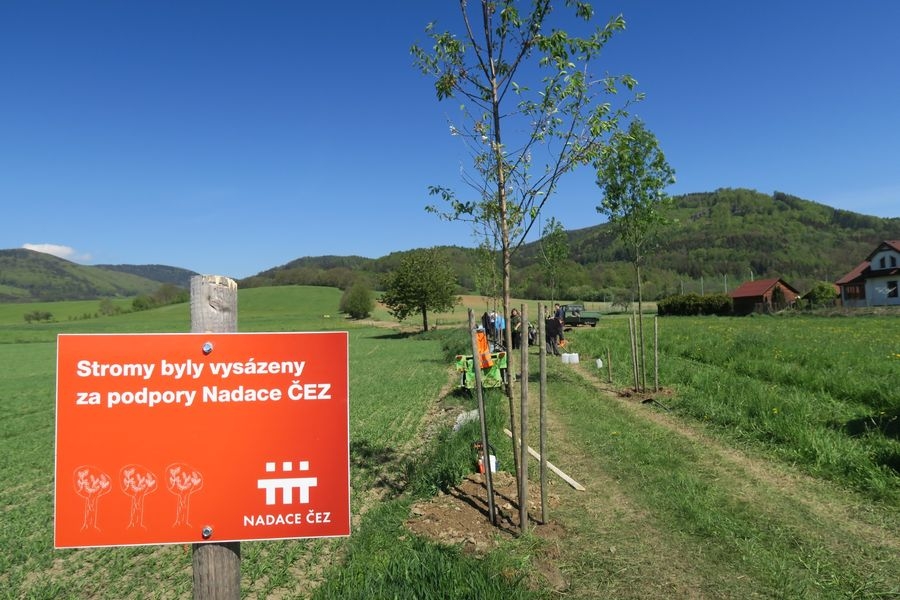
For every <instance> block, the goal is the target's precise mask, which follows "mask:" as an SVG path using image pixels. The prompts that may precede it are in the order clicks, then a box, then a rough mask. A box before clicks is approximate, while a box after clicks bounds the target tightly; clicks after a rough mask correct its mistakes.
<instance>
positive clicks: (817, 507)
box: [408, 365, 900, 598]
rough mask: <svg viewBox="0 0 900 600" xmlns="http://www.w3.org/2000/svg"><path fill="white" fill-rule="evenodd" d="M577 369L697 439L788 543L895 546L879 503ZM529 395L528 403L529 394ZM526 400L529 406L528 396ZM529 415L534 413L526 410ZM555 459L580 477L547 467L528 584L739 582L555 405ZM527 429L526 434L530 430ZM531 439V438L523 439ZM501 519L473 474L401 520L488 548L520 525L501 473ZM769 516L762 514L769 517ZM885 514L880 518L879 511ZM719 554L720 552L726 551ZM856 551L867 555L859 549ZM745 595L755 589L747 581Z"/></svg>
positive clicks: (697, 593)
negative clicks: (543, 516)
mask: <svg viewBox="0 0 900 600" xmlns="http://www.w3.org/2000/svg"><path fill="white" fill-rule="evenodd" d="M574 371H575V373H577V374H578V375H579V376H580V377H582V378H583V379H584V380H585V381H587V382H590V383H591V385H593V386H594V387H595V388H596V389H597V391H598V392H599V394H598V401H599V402H611V403H615V404H616V406H617V407H619V408H621V409H623V410H625V411H626V412H627V413H628V414H629V415H630V416H631V418H632V419H633V420H634V421H636V422H638V423H645V424H646V425H647V426H648V427H657V428H661V429H663V430H665V431H666V432H667V433H668V434H669V435H672V436H676V437H677V438H681V439H683V440H684V441H685V442H686V443H687V444H689V445H690V446H692V447H696V448H697V449H698V452H697V455H698V456H699V457H700V458H699V459H698V464H697V468H698V469H702V471H703V473H705V474H706V476H707V477H708V478H709V479H710V480H711V481H714V482H715V485H716V486H717V488H718V489H722V490H726V493H727V494H728V495H729V496H730V497H732V498H733V499H734V501H735V502H736V503H738V504H746V505H748V506H753V507H754V510H756V511H760V512H762V513H763V518H765V519H767V520H768V519H770V520H771V522H774V523H782V524H784V526H786V527H789V528H790V529H791V531H795V532H796V536H797V539H798V543H800V544H804V545H806V546H807V547H810V548H815V549H817V551H819V550H821V551H822V552H823V553H824V555H825V556H845V555H854V554H873V555H875V556H878V555H879V554H885V553H886V554H887V555H893V556H895V557H896V556H897V555H898V554H900V536H898V535H897V533H896V531H897V529H896V528H895V527H892V526H891V523H892V524H893V525H900V517H898V518H897V519H894V520H892V521H891V523H889V524H888V526H885V524H884V522H883V520H884V518H885V515H884V513H883V512H882V513H880V514H873V512H872V511H871V510H870V507H869V506H867V503H866V502H865V501H863V500H862V499H860V498H859V497H857V496H854V495H853V494H852V493H850V492H846V491H842V490H840V489H838V488H837V486H833V485H830V484H828V483H827V482H822V481H819V480H816V479H814V478H812V477H809V476H806V475H804V474H802V473H799V472H797V471H796V470H793V469H791V468H789V467H787V466H784V465H781V464H778V463H775V462H774V461H770V460H766V459H765V458H761V457H756V456H752V455H750V454H747V453H745V452H742V451H740V450H737V449H735V448H732V447H729V446H727V445H725V444H724V443H723V442H721V441H719V440H718V439H716V438H714V437H713V436H711V435H710V434H708V433H707V432H705V431H703V429H702V427H693V426H691V425H689V424H688V423H685V422H684V421H681V420H679V419H677V418H676V417H675V416H674V415H670V414H668V413H666V412H664V411H663V410H662V409H660V408H656V407H654V406H653V405H650V404H643V403H641V402H640V400H639V399H636V398H629V397H626V396H621V395H618V394H616V393H615V392H614V391H613V390H611V389H609V388H608V387H607V386H606V385H604V384H603V383H601V382H599V381H598V380H597V377H596V373H595V372H594V371H592V370H591V369H589V368H587V367H586V366H585V365H575V367H574ZM535 404H536V403H535ZM533 408H534V409H535V410H536V406H534V405H533ZM531 419H532V423H536V416H535V417H531ZM548 427H549V429H550V431H551V432H552V449H553V451H552V456H553V457H555V458H552V459H551V460H553V462H554V463H555V464H556V465H557V466H559V467H560V468H562V469H563V470H564V471H565V472H566V473H568V474H569V475H570V476H572V477H573V478H574V479H576V480H578V481H579V482H580V483H581V484H582V485H584V486H585V487H586V491H584V492H579V491H576V490H574V489H573V488H571V487H570V486H569V485H567V484H566V483H564V482H563V481H562V480H561V479H560V478H558V477H557V476H556V475H553V474H551V475H550V476H549V477H550V479H549V481H548V488H549V490H550V491H549V498H550V503H549V517H550V518H549V521H548V525H539V524H537V523H535V524H534V526H533V530H532V531H533V532H534V534H535V535H536V536H537V537H538V538H541V539H542V540H543V542H542V543H541V544H540V545H539V547H538V548H536V549H535V551H534V553H533V557H532V564H533V566H534V583H535V584H536V585H537V584H539V585H542V586H547V587H549V588H551V589H555V590H557V591H559V592H563V591H564V592H565V593H566V594H567V595H569V596H571V597H577V598H610V597H615V598H649V597H672V598H721V597H723V590H729V589H730V590H734V589H736V587H737V588H738V589H740V582H739V581H738V582H735V581H734V579H735V577H737V578H740V577H741V575H740V574H737V575H735V573H734V572H733V571H729V570H727V569H725V570H722V569H717V564H716V560H719V559H713V562H712V563H709V562H708V561H710V560H711V559H710V557H709V553H708V552H706V551H705V549H703V548H698V547H697V546H696V544H697V540H696V538H694V539H691V538H690V536H687V535H686V534H684V533H680V532H678V531H672V530H671V528H670V527H666V526H665V524H664V523H663V522H662V521H660V519H658V518H657V516H656V515H654V514H653V510H652V508H648V507H647V506H646V504H644V503H643V502H640V501H638V502H635V500H636V498H633V497H632V494H633V493H634V492H633V490H626V489H625V488H623V487H622V485H621V484H620V482H618V481H617V480H616V479H615V478H614V477H612V476H610V475H609V474H608V473H606V472H605V471H604V470H603V468H602V467H601V466H600V464H599V463H598V461H597V460H596V457H594V456H592V455H591V453H590V451H589V450H586V449H585V448H584V447H582V445H581V444H580V442H579V441H578V440H576V439H574V437H573V436H572V435H570V433H569V432H568V431H567V428H566V425H565V423H564V421H563V419H562V418H561V415H559V414H556V412H555V411H552V410H551V411H550V414H549V415H548ZM533 439H536V436H534V437H533ZM532 445H536V444H535V443H533V444H532ZM531 469H532V471H531V476H530V480H531V481H530V484H529V492H530V494H529V501H528V503H529V515H530V517H531V518H532V519H537V518H539V516H540V490H539V488H538V485H537V483H536V481H535V479H536V468H535V466H534V464H532V465H531ZM499 481H500V484H499V486H498V487H499V490H500V492H501V494H503V500H501V501H500V502H498V506H502V509H501V510H502V513H503V518H504V520H503V521H502V522H501V524H500V526H499V527H493V526H491V525H490V524H489V523H488V522H487V518H486V516H487V502H486V496H487V494H486V489H485V486H484V484H483V481H482V478H481V476H480V475H477V474H476V475H473V476H471V477H469V478H467V479H466V480H465V481H463V482H462V483H461V484H460V485H459V486H457V488H456V489H454V490H452V492H451V493H450V494H446V495H442V496H439V497H437V498H434V499H432V500H431V501H429V502H424V503H420V504H418V505H416V506H415V507H414V509H413V516H412V518H411V519H410V520H409V522H408V526H409V527H410V528H411V529H413V530H414V531H416V532H417V533H420V534H422V535H429V536H431V537H434V538H435V539H438V540H440V541H442V542H447V543H461V544H462V545H463V547H464V548H465V549H468V550H470V551H475V552H478V551H486V550H490V549H491V548H493V547H494V546H495V545H496V544H497V543H501V542H503V541H504V540H511V539H513V538H514V537H515V536H516V535H517V533H518V519H517V517H518V515H517V512H518V507H517V504H516V498H517V494H516V490H515V479H514V478H513V477H512V476H509V475H507V476H506V477H505V478H503V477H501V478H499ZM767 515H768V516H767ZM889 520H890V519H889ZM724 560H727V558H726V559H724ZM860 560H861V561H864V560H865V559H860ZM748 584H749V591H748V592H747V595H746V597H765V595H764V592H763V593H758V592H756V591H755V590H753V584H752V583H749V580H748Z"/></svg>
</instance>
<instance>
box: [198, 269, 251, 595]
mask: <svg viewBox="0 0 900 600" xmlns="http://www.w3.org/2000/svg"><path fill="white" fill-rule="evenodd" d="M237 299H238V294H237V282H236V281H234V280H233V279H229V278H228V277H220V276H216V275H207V276H197V277H191V333H234V332H236V331H237V314H238V313H237V308H238V306H237ZM222 501H226V499H225V498H222ZM191 565H192V568H193V590H194V599H195V600H240V598H241V543H240V542H206V543H202V544H193V545H192V552H191Z"/></svg>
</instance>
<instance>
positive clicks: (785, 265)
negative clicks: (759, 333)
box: [239, 188, 900, 300]
mask: <svg viewBox="0 0 900 600" xmlns="http://www.w3.org/2000/svg"><path fill="white" fill-rule="evenodd" d="M673 204H674V207H673V210H672V211H671V213H670V214H669V217H670V218H671V219H672V220H673V224H672V226H671V227H669V228H668V229H667V230H666V231H665V233H664V235H663V238H662V240H661V243H660V245H659V248H658V249H657V250H656V251H655V252H653V253H652V254H651V255H650V256H649V258H648V260H647V263H646V264H645V266H644V268H643V269H642V272H643V274H644V275H645V278H646V281H647V284H646V288H645V293H646V297H647V298H656V297H663V296H665V295H671V294H675V293H679V292H681V291H701V292H702V291H703V290H704V284H706V285H705V291H706V292H710V291H723V290H724V289H725V288H726V287H727V286H729V285H730V286H731V287H732V288H733V287H736V285H737V284H739V283H740V282H742V281H744V280H751V279H754V278H760V277H783V278H785V279H786V280H787V281H789V282H791V284H792V285H794V286H795V287H797V288H798V289H800V290H803V291H805V290H808V289H809V288H811V287H812V286H813V285H814V284H815V283H817V282H822V281H826V282H834V281H836V280H837V279H839V278H840V277H841V276H843V275H844V274H846V273H847V272H848V271H850V270H851V269H852V268H853V267H855V266H856V265H857V264H858V263H859V262H860V261H861V260H863V259H864V258H865V257H866V256H867V255H868V254H869V252H871V251H872V249H873V248H875V247H876V246H877V245H878V244H880V243H881V242H882V241H884V240H886V239H898V236H900V218H881V217H874V216H868V215H862V214H859V213H854V212H852V211H847V210H842V209H836V208H832V207H830V206H827V205H824V204H820V203H818V202H813V201H811V200H804V199H802V198H798V197H796V196H792V195H790V194H785V193H782V192H774V193H773V194H771V195H768V194H763V193H760V192H757V191H755V190H748V189H740V188H737V189H732V188H723V189H719V190H716V191H714V192H703V193H693V194H684V195H679V196H674V197H673ZM548 207H549V209H548V210H547V217H548V218H549V217H550V216H555V217H557V218H558V219H560V220H562V219H561V217H562V215H555V214H554V213H553V205H552V204H550V205H548ZM599 219H600V217H599V215H598V220H599ZM566 235H567V240H568V245H569V259H568V260H566V261H564V264H562V265H560V268H559V269H558V270H557V271H558V273H557V277H558V282H557V283H558V285H557V288H556V290H551V289H550V288H549V287H548V285H547V283H546V276H545V275H544V269H543V266H542V258H541V244H540V242H539V241H538V242H532V243H529V244H525V245H523V246H522V247H520V248H518V249H517V250H516V251H515V253H514V254H513V258H512V261H513V272H512V292H513V295H514V296H516V297H520V298H550V297H557V298H572V299H581V300H601V299H610V298H614V297H617V296H618V297H623V296H629V295H630V294H631V292H632V288H633V270H632V265H631V263H630V261H629V259H628V253H627V252H626V249H625V248H624V247H623V246H622V244H621V243H620V242H619V241H618V239H617V238H616V236H615V234H614V232H613V230H612V228H611V227H610V226H609V225H608V224H606V223H603V224H599V225H595V226H592V227H586V228H583V229H577V230H569V231H567V232H566ZM443 249H444V251H445V252H446V253H447V257H448V260H449V262H450V264H451V265H453V267H454V268H455V269H456V272H457V276H458V279H459V283H460V287H461V288H462V289H464V290H468V291H474V290H475V289H476V287H477V285H476V282H477V281H478V280H479V273H478V272H477V270H478V266H477V265H478V264H479V263H478V258H477V253H476V251H475V250H474V249H467V248H460V247H455V246H454V247H445V248H443ZM406 252H408V251H405V252H394V253H392V254H390V255H388V256H385V257H382V258H378V259H366V258H360V257H334V256H329V257H304V258H300V259H296V260H293V261H291V262H289V263H287V264H285V265H282V266H280V267H276V268H273V269H268V270H266V271H263V272H261V273H259V274H258V275H255V276H253V277H248V278H246V279H244V280H241V281H240V282H239V284H240V285H241V286H243V287H257V286H268V285H288V284H304V285H332V286H337V287H341V288H345V287H346V286H347V285H348V282H349V281H353V280H354V279H359V278H362V279H363V280H364V281H366V282H367V283H369V284H370V285H371V286H372V287H373V288H375V287H376V286H377V284H378V282H379V280H380V278H381V276H382V275H383V274H384V273H385V272H388V271H390V270H391V269H393V268H394V267H395V266H396V265H397V264H399V261H400V260H401V258H402V256H403V255H404V254H405V253H406ZM686 284H687V285H686ZM716 286H718V288H716ZM551 294H553V295H551Z"/></svg>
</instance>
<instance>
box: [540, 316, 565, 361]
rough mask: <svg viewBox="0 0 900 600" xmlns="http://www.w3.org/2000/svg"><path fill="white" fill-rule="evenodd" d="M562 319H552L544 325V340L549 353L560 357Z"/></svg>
mask: <svg viewBox="0 0 900 600" xmlns="http://www.w3.org/2000/svg"><path fill="white" fill-rule="evenodd" d="M562 330H563V322H562V319H558V318H556V317H550V318H549V319H547V321H546V322H545V323H544V338H545V341H546V343H547V353H548V354H553V355H554V356H559V355H560V352H559V342H560V340H561V339H562Z"/></svg>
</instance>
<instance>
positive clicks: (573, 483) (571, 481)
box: [503, 428, 584, 492]
mask: <svg viewBox="0 0 900 600" xmlns="http://www.w3.org/2000/svg"><path fill="white" fill-rule="evenodd" d="M503 433H505V434H506V435H508V436H509V437H512V432H511V431H510V430H509V429H506V428H504V429H503ZM528 454H530V455H531V456H533V457H535V458H536V459H537V460H541V455H540V454H538V453H537V451H536V450H534V448H532V447H531V446H528ZM547 467H549V468H550V470H551V471H553V472H554V473H556V474H557V475H559V476H560V477H561V478H562V480H563V481H565V482H566V483H568V484H569V485H571V486H572V487H573V488H575V489H576V490H578V491H579V492H583V491H584V486H583V485H581V484H580V483H578V482H577V481H575V480H574V479H572V478H571V477H569V476H568V475H566V474H565V473H563V472H562V471H561V470H560V469H559V467H557V466H556V465H554V464H553V463H552V462H550V461H549V460H548V461H547Z"/></svg>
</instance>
